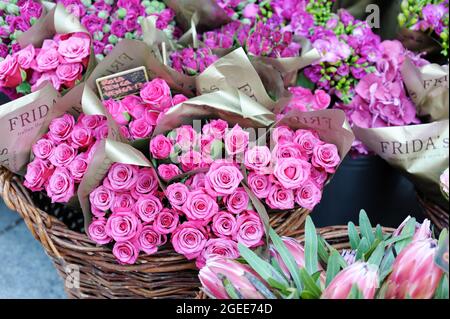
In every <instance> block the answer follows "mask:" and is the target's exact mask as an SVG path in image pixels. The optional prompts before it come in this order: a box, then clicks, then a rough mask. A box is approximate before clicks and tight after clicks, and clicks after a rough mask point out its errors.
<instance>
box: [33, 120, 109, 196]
mask: <svg viewBox="0 0 450 319" xmlns="http://www.w3.org/2000/svg"><path fill="white" fill-rule="evenodd" d="M107 135H108V127H107V124H106V119H105V118H104V117H102V116H99V115H84V114H82V115H81V116H80V117H79V118H78V119H77V120H75V118H74V117H73V116H72V115H70V114H65V115H63V116H62V117H59V118H55V119H53V120H52V122H51V123H50V126H49V131H48V133H47V134H45V135H44V136H43V137H42V138H41V139H39V140H38V141H37V142H36V144H34V145H33V148H32V151H33V155H34V160H33V161H32V162H31V163H30V164H28V168H27V172H26V175H25V182H24V185H25V187H27V188H28V189H30V190H31V191H33V192H38V191H45V192H46V194H47V195H48V196H49V197H50V198H51V200H52V202H53V203H68V202H69V201H70V199H71V198H72V197H73V196H74V195H75V194H76V191H77V186H78V185H79V183H80V182H81V180H82V178H83V176H84V175H85V173H86V171H87V168H88V165H89V163H90V161H91V158H92V155H93V152H94V151H95V146H96V142H97V141H99V140H101V139H103V138H106V137H107Z"/></svg>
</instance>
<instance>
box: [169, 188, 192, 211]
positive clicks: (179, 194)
mask: <svg viewBox="0 0 450 319" xmlns="http://www.w3.org/2000/svg"><path fill="white" fill-rule="evenodd" d="M188 194H189V189H188V188H187V186H186V185H184V184H182V183H175V184H170V185H169V186H167V188H166V192H165V195H166V197H167V199H168V200H169V202H170V205H172V207H173V208H175V209H178V210H181V208H182V207H183V204H184V203H185V202H186V200H187V198H188Z"/></svg>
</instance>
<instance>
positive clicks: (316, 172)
mask: <svg viewBox="0 0 450 319" xmlns="http://www.w3.org/2000/svg"><path fill="white" fill-rule="evenodd" d="M309 177H310V178H311V179H312V180H313V182H314V183H316V185H317V187H319V188H322V187H323V185H324V184H325V182H326V181H327V179H328V173H327V172H325V171H324V170H320V169H317V168H315V167H314V166H311V173H310V174H309Z"/></svg>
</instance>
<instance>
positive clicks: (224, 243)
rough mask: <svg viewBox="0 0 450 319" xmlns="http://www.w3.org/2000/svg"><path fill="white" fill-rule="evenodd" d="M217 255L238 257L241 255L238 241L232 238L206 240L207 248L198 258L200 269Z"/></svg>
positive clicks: (231, 257)
mask: <svg viewBox="0 0 450 319" xmlns="http://www.w3.org/2000/svg"><path fill="white" fill-rule="evenodd" d="M217 256H223V257H226V258H230V259H236V258H238V257H239V256H240V255H239V251H238V247H237V243H236V242H235V241H234V240H230V239H223V238H214V239H209V240H208V241H207V242H206V245H205V249H204V250H203V251H202V254H201V255H200V256H199V258H198V259H197V263H196V264H197V267H198V268H199V269H201V268H203V266H205V264H206V261H208V260H209V259H211V258H214V257H217Z"/></svg>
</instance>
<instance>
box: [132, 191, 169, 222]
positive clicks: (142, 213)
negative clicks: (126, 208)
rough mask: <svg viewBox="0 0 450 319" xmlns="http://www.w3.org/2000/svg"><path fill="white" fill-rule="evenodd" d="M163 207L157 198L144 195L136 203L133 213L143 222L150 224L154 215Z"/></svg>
mask: <svg viewBox="0 0 450 319" xmlns="http://www.w3.org/2000/svg"><path fill="white" fill-rule="evenodd" d="M162 209H163V205H162V203H161V201H160V200H159V198H158V197H156V196H154V195H146V196H145V197H141V198H139V199H138V201H137V202H136V206H135V211H136V214H138V216H139V217H140V218H141V220H142V221H144V222H147V223H149V222H152V221H153V220H154V219H155V217H156V215H157V214H158V213H159V212H161V210H162Z"/></svg>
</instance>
